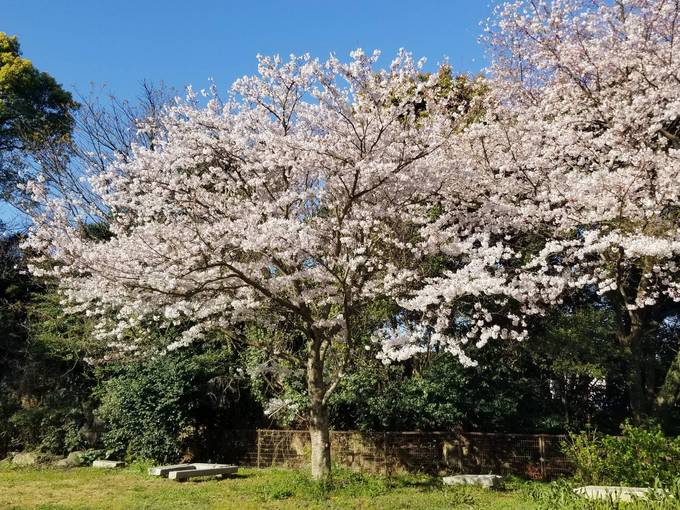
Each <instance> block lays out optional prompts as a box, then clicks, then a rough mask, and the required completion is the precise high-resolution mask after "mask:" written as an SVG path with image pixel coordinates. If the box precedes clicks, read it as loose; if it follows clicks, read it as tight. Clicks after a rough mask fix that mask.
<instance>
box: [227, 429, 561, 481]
mask: <svg viewBox="0 0 680 510" xmlns="http://www.w3.org/2000/svg"><path fill="white" fill-rule="evenodd" d="M564 439H566V436H561V435H547V434H544V435H534V434H498V433H477V432H465V433H457V432H372V433H361V432H355V431H349V432H346V431H332V432H331V450H332V455H333V461H334V462H335V463H336V464H338V465H340V466H343V467H348V468H352V469H358V470H362V471H369V472H375V473H384V474H389V473H392V472H395V471H400V470H406V471H422V472H427V473H443V472H446V473H456V472H460V473H463V472H464V473H497V474H513V475H517V476H522V477H527V478H532V479H535V480H551V479H554V478H557V477H559V476H563V475H568V474H570V473H571V472H572V466H571V464H570V463H569V461H568V460H567V458H566V457H565V455H564V454H563V453H562V451H561V449H560V443H561V441H563V440H564ZM223 446H224V449H223V451H224V452H225V453H224V455H225V456H226V458H224V459H221V460H224V461H229V462H237V463H239V464H240V465H242V466H251V467H272V466H281V467H302V466H305V465H307V464H309V459H310V452H311V446H310V440H309V432H308V431H306V430H231V431H228V432H226V434H225V442H224V445H223Z"/></svg>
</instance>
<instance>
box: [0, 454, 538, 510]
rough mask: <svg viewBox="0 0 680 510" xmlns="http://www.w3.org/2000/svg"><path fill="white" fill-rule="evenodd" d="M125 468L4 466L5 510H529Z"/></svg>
mask: <svg viewBox="0 0 680 510" xmlns="http://www.w3.org/2000/svg"><path fill="white" fill-rule="evenodd" d="M146 467H147V466H144V465H135V466H132V467H129V468H126V469H123V470H117V471H112V470H100V469H94V468H76V469H70V470H57V469H18V468H10V467H7V466H4V467H2V466H0V508H1V509H3V510H10V509H12V510H19V509H22V510H24V509H40V510H56V509H69V510H70V509H79V510H85V509H88V510H89V509H106V510H133V509H148V510H150V509H159V510H176V509H187V510H189V509H191V510H203V509H211V510H218V509H238V510H249V509H298V508H305V509H322V508H323V509H333V508H338V509H341V508H342V509H344V508H347V509H349V508H352V509H355V508H356V509H381V510H389V509H409V510H411V509H424V510H425V509H426V510H437V509H452V508H453V509H475V510H477V509H481V510H484V509H488V510H502V509H508V510H510V509H526V510H531V509H533V508H535V507H534V504H533V503H532V501H531V499H530V498H529V497H528V496H527V495H526V491H524V490H522V488H521V487H519V486H518V487H514V488H513V487H512V485H511V486H510V488H509V490H506V491H493V492H492V491H487V490H484V489H477V488H472V487H457V488H453V487H444V486H442V485H441V484H440V482H439V480H438V479H434V478H429V477H425V476H414V475H406V476H397V477H393V478H389V479H387V478H382V477H375V476H366V475H360V474H355V473H350V472H346V471H341V472H338V473H336V474H335V475H334V478H333V481H332V482H331V483H330V484H328V486H325V487H323V486H319V484H315V483H313V482H311V481H310V480H309V478H308V477H307V476H306V474H304V473H303V472H300V471H293V470H282V469H263V470H256V469H241V470H239V475H238V476H236V477H234V478H229V479H224V480H202V481H189V482H185V483H177V482H174V481H170V480H167V479H157V478H153V477H149V476H147V475H146Z"/></svg>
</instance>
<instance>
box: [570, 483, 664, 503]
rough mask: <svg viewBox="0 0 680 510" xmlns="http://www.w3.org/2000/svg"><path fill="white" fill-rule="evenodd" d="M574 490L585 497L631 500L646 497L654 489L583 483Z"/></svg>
mask: <svg viewBox="0 0 680 510" xmlns="http://www.w3.org/2000/svg"><path fill="white" fill-rule="evenodd" d="M574 492H575V493H576V494H578V495H580V496H583V497H584V498H586V499H606V500H609V499H611V500H613V501H633V500H634V499H646V498H647V496H650V495H652V493H653V492H654V489H651V488H649V487H616V486H608V485H585V486H583V487H576V488H575V489H574Z"/></svg>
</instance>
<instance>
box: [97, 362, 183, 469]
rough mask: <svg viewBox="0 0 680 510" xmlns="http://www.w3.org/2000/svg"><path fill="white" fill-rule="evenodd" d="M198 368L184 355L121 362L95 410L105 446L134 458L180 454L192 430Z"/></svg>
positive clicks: (176, 456)
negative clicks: (116, 373) (127, 362)
mask: <svg viewBox="0 0 680 510" xmlns="http://www.w3.org/2000/svg"><path fill="white" fill-rule="evenodd" d="M195 377H196V370H193V369H192V367H191V363H190V362H188V361H187V359H186V357H185V356H182V355H169V356H160V357H158V358H156V359H152V360H149V361H143V362H136V363H130V364H127V365H124V366H122V367H120V373H119V374H118V375H117V376H115V377H112V378H111V379H108V380H105V381H104V382H103V384H102V387H101V390H100V396H101V405H100V406H99V408H98V410H97V412H96V414H97V416H98V417H99V418H100V419H101V420H102V421H103V423H104V426H105V429H106V431H105V432H104V434H103V436H102V441H103V443H104V446H105V448H106V449H109V450H112V451H114V452H116V454H117V455H125V456H126V457H127V458H132V459H153V460H157V461H162V462H175V461H177V460H179V458H180V456H181V454H182V451H183V449H184V446H185V444H184V443H185V441H186V440H187V439H189V436H190V435H191V434H192V433H193V431H192V427H191V425H192V418H191V417H192V411H193V409H194V407H195V398H193V394H192V393H193V391H195V390H194V387H195Z"/></svg>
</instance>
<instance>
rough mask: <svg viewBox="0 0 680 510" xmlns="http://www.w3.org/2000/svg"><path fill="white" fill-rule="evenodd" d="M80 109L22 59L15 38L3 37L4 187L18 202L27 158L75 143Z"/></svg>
mask: <svg viewBox="0 0 680 510" xmlns="http://www.w3.org/2000/svg"><path fill="white" fill-rule="evenodd" d="M77 107H78V104H77V103H76V102H75V101H74V100H73V98H72V96H71V94H70V93H69V92H67V91H65V90H64V89H63V88H62V87H61V86H60V85H59V84H58V83H57V82H56V81H55V80H54V78H52V77H51V76H50V75H49V74H47V73H45V72H42V71H39V70H38V69H36V68H35V67H34V66H33V64H31V62H30V60H27V59H25V58H23V57H22V56H21V51H20V47H19V41H18V40H17V38H16V37H15V36H9V35H7V34H5V33H4V32H0V186H1V187H2V188H1V191H2V194H3V196H4V198H5V199H14V200H16V199H17V197H18V195H19V190H18V188H17V187H16V186H17V184H18V183H20V182H22V181H23V180H24V175H23V173H22V171H23V170H25V166H26V162H25V157H26V156H29V155H32V156H37V155H38V153H39V152H40V151H41V150H44V149H45V148H47V147H49V146H52V145H60V144H63V143H65V142H69V141H70V137H71V133H72V130H73V126H74V118H73V111H74V110H75V109H76V108H77Z"/></svg>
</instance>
